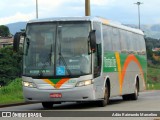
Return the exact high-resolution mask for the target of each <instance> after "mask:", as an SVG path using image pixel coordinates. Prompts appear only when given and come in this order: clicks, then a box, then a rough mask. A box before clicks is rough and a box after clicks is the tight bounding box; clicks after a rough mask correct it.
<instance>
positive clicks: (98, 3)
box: [90, 0, 115, 6]
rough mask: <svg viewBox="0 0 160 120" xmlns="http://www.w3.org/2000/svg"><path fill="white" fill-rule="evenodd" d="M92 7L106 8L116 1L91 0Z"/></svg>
mask: <svg viewBox="0 0 160 120" xmlns="http://www.w3.org/2000/svg"><path fill="white" fill-rule="evenodd" d="M90 2H91V4H92V5H96V6H106V5H109V4H112V3H114V2H115V0H90Z"/></svg>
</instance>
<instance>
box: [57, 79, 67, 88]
mask: <svg viewBox="0 0 160 120" xmlns="http://www.w3.org/2000/svg"><path fill="white" fill-rule="evenodd" d="M68 80H69V78H63V79H61V80H60V81H59V82H58V83H57V84H56V85H55V88H60V87H61V86H62V85H63V84H64V83H65V82H67V81H68Z"/></svg>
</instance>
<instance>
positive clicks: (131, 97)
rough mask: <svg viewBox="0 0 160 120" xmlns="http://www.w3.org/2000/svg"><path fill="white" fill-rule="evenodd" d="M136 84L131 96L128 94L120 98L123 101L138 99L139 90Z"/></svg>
mask: <svg viewBox="0 0 160 120" xmlns="http://www.w3.org/2000/svg"><path fill="white" fill-rule="evenodd" d="M138 88H139V87H138V83H136V85H135V90H134V93H133V94H128V95H123V96H122V98H123V100H137V99H138V94H139V89H138Z"/></svg>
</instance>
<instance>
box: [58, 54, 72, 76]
mask: <svg viewBox="0 0 160 120" xmlns="http://www.w3.org/2000/svg"><path fill="white" fill-rule="evenodd" d="M59 56H60V60H61V61H62V62H63V64H64V66H65V67H66V70H67V72H68V74H69V75H71V74H72V73H71V71H70V69H68V65H67V63H66V61H65V59H64V57H63V55H62V53H61V52H59Z"/></svg>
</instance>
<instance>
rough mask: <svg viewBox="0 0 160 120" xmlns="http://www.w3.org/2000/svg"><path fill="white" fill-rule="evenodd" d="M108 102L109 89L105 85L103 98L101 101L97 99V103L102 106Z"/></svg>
mask: <svg viewBox="0 0 160 120" xmlns="http://www.w3.org/2000/svg"><path fill="white" fill-rule="evenodd" d="M108 102H109V90H108V86H107V85H106V86H105V92H104V99H103V100H101V101H98V105H99V106H100V107H104V106H106V105H107V104H108Z"/></svg>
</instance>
